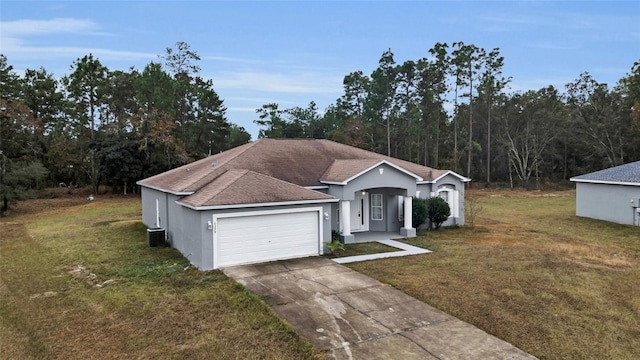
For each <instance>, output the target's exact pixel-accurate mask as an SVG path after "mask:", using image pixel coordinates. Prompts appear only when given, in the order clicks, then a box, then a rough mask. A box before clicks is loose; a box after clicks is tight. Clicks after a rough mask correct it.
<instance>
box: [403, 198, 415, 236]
mask: <svg viewBox="0 0 640 360" xmlns="http://www.w3.org/2000/svg"><path fill="white" fill-rule="evenodd" d="M412 213H413V198H412V197H411V196H405V197H404V227H402V228H401V229H400V235H402V236H406V237H416V229H414V228H412V227H411V225H413V224H412V223H411V218H412V216H411V214H412Z"/></svg>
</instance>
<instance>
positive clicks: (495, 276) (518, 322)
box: [348, 191, 640, 359]
mask: <svg viewBox="0 0 640 360" xmlns="http://www.w3.org/2000/svg"><path fill="white" fill-rule="evenodd" d="M476 195H477V196H480V197H481V201H482V202H483V206H484V210H483V212H482V213H481V214H480V215H479V216H478V218H477V220H476V226H475V228H468V227H460V228H456V229H442V230H440V231H430V232H424V233H421V234H420V236H419V237H417V238H415V239H411V240H409V241H407V242H408V243H410V244H412V245H415V246H421V247H424V248H428V249H430V250H433V253H431V254H426V255H418V256H408V257H402V258H390V259H381V260H375V261H367V262H362V263H353V264H349V265H348V266H349V267H351V268H353V269H355V270H357V271H360V272H362V273H364V274H367V275H369V276H372V277H374V278H377V279H378V280H380V281H382V282H385V283H388V284H391V285H393V286H395V287H396V288H398V289H400V290H402V291H404V292H406V293H408V294H409V295H412V296H414V297H416V298H418V299H420V300H422V301H424V302H427V303H429V304H431V305H433V306H435V307H437V308H439V309H441V310H443V311H445V312H447V313H449V314H452V315H454V316H456V317H458V318H460V319H462V320H464V321H467V322H469V323H471V324H474V325H476V326H478V327H479V328H481V329H483V330H485V331H487V332H489V333H490V334H493V335H495V336H497V337H499V338H501V339H504V340H506V341H508V342H510V343H512V344H514V345H515V346H517V347H519V348H521V349H522V350H524V351H527V352H529V353H531V354H533V355H535V356H537V357H539V358H541V359H638V358H640V228H639V227H632V226H624V225H617V224H611V223H607V222H603V221H597V220H592V219H585V218H578V217H576V216H575V192H573V191H564V192H553V193H540V192H523V191H516V192H511V191H487V192H485V191H477V192H476Z"/></svg>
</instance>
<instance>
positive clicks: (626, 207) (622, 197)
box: [571, 161, 640, 226]
mask: <svg viewBox="0 0 640 360" xmlns="http://www.w3.org/2000/svg"><path fill="white" fill-rule="evenodd" d="M571 181H573V182H575V183H576V215H577V216H583V217H588V218H593V219H600V220H606V221H611V222H616V223H620V224H628V225H636V226H640V161H636V162H632V163H629V164H624V165H620V166H616V167H612V168H609V169H604V170H600V171H596V172H592V173H590V174H585V175H580V176H576V177H573V178H571Z"/></svg>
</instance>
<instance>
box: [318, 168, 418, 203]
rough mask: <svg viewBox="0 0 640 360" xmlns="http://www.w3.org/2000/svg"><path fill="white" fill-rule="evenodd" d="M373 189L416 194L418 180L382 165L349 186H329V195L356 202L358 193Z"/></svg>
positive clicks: (348, 184) (352, 181) (356, 179)
mask: <svg viewBox="0 0 640 360" xmlns="http://www.w3.org/2000/svg"><path fill="white" fill-rule="evenodd" d="M380 168H382V169H383V173H382V174H380V172H379V170H378V169H380ZM373 188H396V189H403V191H404V193H405V194H414V193H415V192H416V179H415V178H414V177H413V176H411V175H408V174H405V173H403V172H401V171H400V170H397V169H396V168H393V167H391V166H389V165H387V164H381V165H380V166H378V167H376V168H374V169H371V170H370V171H369V172H367V173H365V174H362V175H360V176H359V177H357V178H355V179H353V180H351V181H350V182H349V183H347V185H329V191H328V194H329V195H332V196H334V197H336V198H338V199H340V200H354V198H355V195H354V194H355V192H356V191H362V190H366V191H369V189H373Z"/></svg>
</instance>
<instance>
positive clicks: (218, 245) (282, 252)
mask: <svg viewBox="0 0 640 360" xmlns="http://www.w3.org/2000/svg"><path fill="white" fill-rule="evenodd" d="M214 220H215V219H214ZM318 221H319V220H318V211H305V212H295V213H276V214H259V215H250V216H240V217H222V218H218V219H217V230H216V234H215V235H214V258H215V265H214V266H215V267H216V268H218V267H221V266H230V265H238V264H247V263H256V262H264V261H272V260H279V259H288V258H295V257H303V256H310V255H318V252H319V244H320V240H319V239H320V231H319V227H318Z"/></svg>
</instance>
